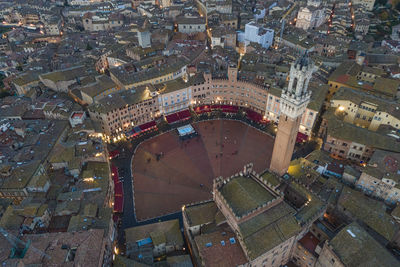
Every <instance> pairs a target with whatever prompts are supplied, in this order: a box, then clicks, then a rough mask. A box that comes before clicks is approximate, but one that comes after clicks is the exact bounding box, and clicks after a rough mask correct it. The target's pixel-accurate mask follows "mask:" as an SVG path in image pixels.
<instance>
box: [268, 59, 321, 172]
mask: <svg viewBox="0 0 400 267" xmlns="http://www.w3.org/2000/svg"><path fill="white" fill-rule="evenodd" d="M313 70H314V64H313V63H312V62H311V60H310V59H309V58H308V55H307V53H305V54H304V55H303V56H302V57H301V58H299V59H298V60H297V61H296V62H295V63H292V65H291V67H290V79H289V85H288V87H287V88H286V89H284V90H283V91H282V95H281V103H280V116H279V123H278V132H277V134H276V138H275V143H274V150H273V152H272V159H271V165H270V170H271V171H272V172H275V173H277V174H279V175H283V174H285V173H286V172H287V170H288V168H289V164H290V160H291V158H292V154H293V150H294V144H295V141H296V136H297V133H298V131H299V126H300V121H301V118H302V115H303V113H304V111H305V110H306V108H307V105H308V103H309V102H310V97H311V92H309V91H307V88H308V83H309V82H310V79H311V76H312V73H313Z"/></svg>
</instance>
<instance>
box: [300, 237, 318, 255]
mask: <svg viewBox="0 0 400 267" xmlns="http://www.w3.org/2000/svg"><path fill="white" fill-rule="evenodd" d="M319 242H320V241H319V240H318V238H317V237H316V236H315V235H313V234H312V233H311V232H308V233H307V234H306V235H305V236H304V237H303V238H302V239H300V240H299V243H300V244H301V245H302V246H303V247H304V248H305V249H307V250H308V251H309V252H311V253H314V251H315V248H316V247H317V245H318V244H319Z"/></svg>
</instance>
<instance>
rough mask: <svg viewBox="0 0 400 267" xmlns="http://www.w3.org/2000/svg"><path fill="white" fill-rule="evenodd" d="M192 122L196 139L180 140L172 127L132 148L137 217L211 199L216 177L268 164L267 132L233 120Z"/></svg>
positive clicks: (263, 167)
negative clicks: (246, 167) (248, 165)
mask: <svg viewBox="0 0 400 267" xmlns="http://www.w3.org/2000/svg"><path fill="white" fill-rule="evenodd" d="M193 126H194V128H195V129H196V131H197V132H198V133H199V136H198V137H194V138H192V139H189V140H186V141H181V140H179V137H178V135H177V133H176V131H171V132H169V133H166V134H162V135H160V136H157V137H155V138H153V139H151V140H148V141H145V142H143V143H142V144H140V146H139V147H138V149H137V150H136V153H135V155H134V158H133V160H132V164H133V166H132V174H133V185H134V201H135V207H136V218H137V219H138V220H145V219H148V218H153V217H158V216H161V215H165V214H168V213H171V212H176V211H179V210H180V209H181V207H182V205H184V204H188V203H193V202H198V201H202V200H206V199H210V198H212V195H211V191H212V181H213V179H214V178H215V177H218V176H223V177H227V176H230V175H232V174H234V173H236V172H239V171H240V170H241V169H242V168H243V166H244V165H245V164H247V163H249V162H252V163H254V168H255V170H256V171H257V172H261V171H263V170H265V169H266V168H267V167H268V166H269V164H270V160H271V154H272V148H273V138H272V137H271V136H269V135H267V134H265V133H262V132H261V131H259V130H257V129H255V128H253V127H250V126H248V125H246V124H244V123H242V122H238V121H230V120H214V121H203V122H199V123H196V124H194V125H193ZM160 155H161V156H160Z"/></svg>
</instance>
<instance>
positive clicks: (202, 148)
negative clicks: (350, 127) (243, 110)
mask: <svg viewBox="0 0 400 267" xmlns="http://www.w3.org/2000/svg"><path fill="white" fill-rule="evenodd" d="M313 69H314V65H313V64H312V62H311V61H310V60H309V59H308V56H307V54H304V55H303V56H302V57H301V58H300V59H299V60H297V61H296V62H295V63H292V65H291V69H290V79H289V83H288V87H287V88H285V89H284V90H283V91H282V95H281V115H280V119H279V123H278V131H277V135H276V137H275V139H274V138H273V137H272V136H270V135H268V134H267V133H265V132H262V131H260V130H258V129H256V128H254V127H252V126H249V125H247V124H245V123H243V122H240V121H234V120H224V119H218V120H208V121H202V122H197V123H194V124H193V125H192V126H193V128H194V130H195V132H196V133H197V134H196V135H195V136H193V137H191V138H187V139H186V138H185V139H182V138H180V137H179V135H178V133H177V132H176V131H171V132H168V133H164V134H162V135H159V136H157V137H155V138H152V139H150V140H147V141H145V142H143V143H141V144H140V145H139V147H138V148H137V150H136V152H135V154H134V156H133V159H132V177H133V185H134V202H135V215H136V218H137V220H138V221H143V220H147V219H150V218H155V217H159V216H163V215H166V214H170V213H174V212H178V211H180V210H181V208H182V206H184V205H191V204H195V203H200V202H204V201H208V200H211V199H213V197H215V192H214V191H215V188H213V182H215V179H216V178H217V177H219V178H218V179H219V180H221V179H224V178H226V179H228V178H229V179H231V178H232V175H233V176H243V167H244V166H245V165H247V164H249V163H250V164H251V172H252V173H254V174H257V176H259V175H261V176H271V175H273V176H276V177H277V176H282V175H283V174H285V173H286V171H287V169H288V167H289V164H290V160H291V158H292V154H293V150H294V145H295V141H296V136H297V133H298V129H299V125H300V120H301V117H302V115H303V113H304V112H305V109H306V107H307V104H308V103H309V101H310V96H311V92H309V91H308V90H307V87H308V83H309V81H310V79H311V76H312V73H313ZM240 173H242V174H240ZM221 177H222V178H221ZM277 179H278V178H277Z"/></svg>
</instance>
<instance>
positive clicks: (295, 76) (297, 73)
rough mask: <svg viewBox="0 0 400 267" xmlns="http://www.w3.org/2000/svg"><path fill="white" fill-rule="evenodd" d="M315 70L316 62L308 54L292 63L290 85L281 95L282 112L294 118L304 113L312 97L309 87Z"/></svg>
mask: <svg viewBox="0 0 400 267" xmlns="http://www.w3.org/2000/svg"><path fill="white" fill-rule="evenodd" d="M313 71H314V64H313V63H312V62H311V61H310V60H309V58H308V56H307V54H304V55H303V56H302V57H301V58H300V59H299V60H297V61H296V62H294V63H292V64H291V67H290V74H289V77H290V78H289V85H288V87H287V88H286V89H285V90H283V91H282V95H281V114H284V115H287V116H288V117H290V118H293V119H294V118H297V117H298V116H301V115H303V113H304V111H305V110H306V108H307V105H308V103H309V102H310V98H311V91H308V90H307V89H308V84H309V82H310V80H311V77H312V74H313Z"/></svg>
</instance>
